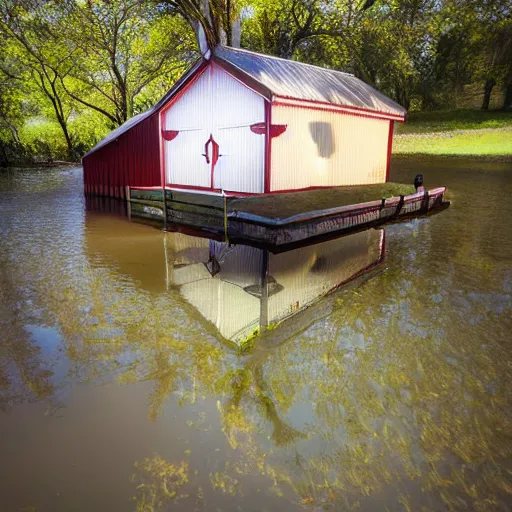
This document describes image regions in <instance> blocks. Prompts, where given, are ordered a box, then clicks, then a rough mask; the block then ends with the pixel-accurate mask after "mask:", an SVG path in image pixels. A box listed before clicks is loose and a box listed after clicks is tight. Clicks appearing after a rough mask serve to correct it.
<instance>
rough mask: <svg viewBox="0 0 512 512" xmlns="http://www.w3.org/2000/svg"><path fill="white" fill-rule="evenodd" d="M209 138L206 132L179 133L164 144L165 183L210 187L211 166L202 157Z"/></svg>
mask: <svg viewBox="0 0 512 512" xmlns="http://www.w3.org/2000/svg"><path fill="white" fill-rule="evenodd" d="M209 136H210V134H209V133H208V132H207V131H206V130H190V131H180V133H179V134H178V136H177V137H176V138H175V139H174V140H172V141H166V142H165V168H166V171H167V183H170V184H173V185H191V186H196V187H210V183H211V166H210V165H209V164H207V163H206V159H205V157H204V156H203V155H202V154H203V153H204V144H205V141H206V140H208V138H209Z"/></svg>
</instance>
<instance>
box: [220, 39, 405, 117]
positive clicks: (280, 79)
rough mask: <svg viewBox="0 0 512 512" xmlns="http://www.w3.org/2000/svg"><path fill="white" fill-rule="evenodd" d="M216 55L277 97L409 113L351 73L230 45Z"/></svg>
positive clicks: (400, 113)
mask: <svg viewBox="0 0 512 512" xmlns="http://www.w3.org/2000/svg"><path fill="white" fill-rule="evenodd" d="M214 55H215V56H216V57H217V58H218V59H220V60H221V61H225V62H227V63H228V64H230V65H232V66H235V67H236V68H238V69H239V70H240V71H242V73H245V74H247V75H249V77H250V78H252V79H253V80H255V81H256V82H258V83H260V84H261V85H262V86H263V87H264V88H266V89H268V90H270V91H271V92H272V93H273V94H274V95H276V96H281V97H283V98H292V99H297V100H305V101H313V102H321V103H330V104H332V105H339V106H347V107H356V108H362V109H366V110H373V111H376V112H382V113H384V114H392V115H397V116H402V117H403V116H405V114H406V113H407V110H406V109H405V108H403V107H402V106H401V105H399V104H398V103H396V102H394V101H393V100H392V99H390V98H388V97H387V96H385V95H384V94H382V93H380V92H379V91H377V90H375V89H374V88H373V87H371V86H370V85H368V84H367V83H365V82H363V81H362V80H360V79H359V78H356V77H355V76H354V75H351V74H349V73H343V72H341V71H335V70H333V69H326V68H320V67H318V66H313V65H311V64H305V63H303V62H297V61H294V60H287V59H281V58H278V57H271V56H269V55H263V54H261V53H254V52H250V51H248V50H241V49H238V48H237V49H235V48H230V47H227V46H218V47H216V48H215V51H214Z"/></svg>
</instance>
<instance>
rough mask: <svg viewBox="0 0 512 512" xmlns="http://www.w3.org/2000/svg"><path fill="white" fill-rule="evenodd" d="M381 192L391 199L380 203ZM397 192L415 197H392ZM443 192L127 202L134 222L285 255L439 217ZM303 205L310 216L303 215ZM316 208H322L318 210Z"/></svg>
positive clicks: (150, 196) (368, 189) (189, 196)
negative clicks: (302, 247)
mask: <svg viewBox="0 0 512 512" xmlns="http://www.w3.org/2000/svg"><path fill="white" fill-rule="evenodd" d="M392 185H394V186H392ZM383 187H384V188H383ZM382 190H384V191H385V192H386V194H387V195H388V196H390V197H381V198H379V197H378V194H379V193H381V192H382ZM394 190H398V191H408V190H412V191H413V192H412V193H408V194H399V195H396V196H392V195H391V194H392V193H393V192H394ZM445 192H446V188H445V187H439V188H435V189H433V190H425V191H424V192H414V188H413V187H409V186H407V185H400V184H389V183H387V184H383V185H382V186H380V189H379V187H378V186H374V185H370V186H361V187H338V188H336V189H324V190H323V191H322V190H315V191H303V192H293V193H282V194H276V195H274V196H268V195H266V196H249V197H239V196H227V195H214V194H206V193H205V194H202V193H196V192H194V193H192V192H187V191H181V190H169V189H168V190H166V191H165V205H164V201H163V190H162V189H143V188H130V190H129V195H128V197H130V202H129V205H130V208H129V210H130V215H131V216H133V217H138V218H141V219H145V220H148V221H151V222H156V223H158V224H159V225H160V226H162V227H164V228H165V229H166V230H169V231H189V232H190V231H193V232H194V233H195V234H203V236H209V237H212V238H216V239H221V240H227V241H229V242H232V243H241V244H246V245H253V246H257V247H262V248H266V249H269V250H271V251H272V252H282V251H283V250H288V249H291V248H293V247H294V246H298V245H304V244H306V243H313V242H315V241H318V240H321V239H326V238H329V237H334V236H341V235H344V234H349V233H354V232H356V231H360V230H363V229H368V228H370V227H377V226H380V225H383V224H386V223H389V222H395V221H399V220H405V219H408V218H411V217H414V216H419V215H425V214H428V213H432V212H435V211H441V210H442V209H444V208H446V207H447V206H448V205H449V203H448V202H447V201H445V200H444V195H445ZM369 197H375V199H373V200H365V201H364V202H356V203H351V201H353V200H354V198H356V200H357V199H361V198H363V199H367V198H369ZM344 203H345V204H344ZM347 203H348V204H347ZM332 204H338V205H337V206H331V205H332ZM304 205H307V208H308V210H307V211H301V209H303V208H304V207H305V206H304ZM315 205H318V206H320V205H321V206H322V207H321V208H319V207H316V208H315ZM326 206H327V207H326Z"/></svg>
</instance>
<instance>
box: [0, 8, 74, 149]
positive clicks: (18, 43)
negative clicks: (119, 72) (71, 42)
mask: <svg viewBox="0 0 512 512" xmlns="http://www.w3.org/2000/svg"><path fill="white" fill-rule="evenodd" d="M0 17H1V19H0V32H1V33H2V34H3V37H4V38H5V41H6V44H7V48H6V51H7V53H9V55H10V56H11V58H12V60H14V61H16V64H17V67H18V69H19V72H18V76H20V75H22V74H25V75H27V76H28V78H29V79H30V84H31V85H32V86H33V87H34V88H35V89H36V90H37V91H38V92H39V93H40V94H41V95H42V96H43V97H44V98H45V99H46V100H47V101H49V102H50V104H51V106H52V110H53V113H54V115H55V118H56V120H57V122H58V123H59V126H60V128H61V130H62V133H63V135H64V138H65V140H66V146H67V149H68V156H69V158H71V159H74V158H76V154H75V151H74V142H73V138H72V136H71V134H70V131H69V129H68V121H69V117H70V115H71V113H72V106H71V104H70V102H69V99H68V97H67V95H66V93H65V91H64V89H63V87H62V85H61V83H60V76H61V74H62V73H63V72H64V70H65V69H66V67H67V66H69V62H70V60H71V59H72V57H73V55H72V52H70V51H69V49H68V48H66V47H63V46H60V45H55V44H54V41H55V40H56V38H57V34H58V32H59V25H58V20H59V19H60V18H61V14H60V12H59V10H58V8H57V7H56V5H54V4H53V3H41V2H37V1H36V0H12V1H11V0H0Z"/></svg>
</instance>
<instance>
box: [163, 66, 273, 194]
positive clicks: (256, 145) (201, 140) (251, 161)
mask: <svg viewBox="0 0 512 512" xmlns="http://www.w3.org/2000/svg"><path fill="white" fill-rule="evenodd" d="M264 119H265V105H264V100H263V98H262V97H260V96H259V95H257V94H256V93H255V92H253V91H252V90H250V89H248V88H247V87H245V86H244V85H242V84H241V83H240V82H238V81H237V80H235V79H234V78H233V77H231V76H230V75H229V74H227V73H226V72H225V71H224V70H222V69H220V68H219V67H217V66H210V67H209V68H208V69H207V70H206V71H205V72H204V73H203V74H202V75H201V77H200V78H199V79H198V80H197V81H196V83H194V85H192V87H191V88H190V89H189V90H188V91H186V92H185V93H184V94H183V95H182V97H181V98H179V99H178V100H177V101H176V103H175V104H174V105H173V106H172V107H171V108H170V109H169V111H168V112H167V113H166V116H165V128H166V129H167V130H179V131H180V133H179V135H178V136H177V137H176V138H175V139H174V140H173V141H171V142H166V144H165V160H166V162H165V165H166V172H167V179H168V183H172V184H176V185H191V186H201V187H210V185H211V181H210V180H211V166H210V165H208V164H206V159H205V158H204V156H201V155H202V153H204V145H205V143H206V141H207V140H208V138H209V137H210V134H212V135H213V137H214V139H215V141H216V142H217V143H218V144H219V151H220V154H221V155H222V157H220V159H219V161H218V163H217V165H216V167H215V172H214V188H218V189H224V190H229V191H234V192H263V180H264V168H265V154H264V153H265V138H264V137H263V136H261V135H256V134H254V133H253V132H251V130H250V128H249V126H250V125H251V124H254V123H260V122H263V121H264ZM210 152H211V146H210ZM210 156H211V155H210Z"/></svg>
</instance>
